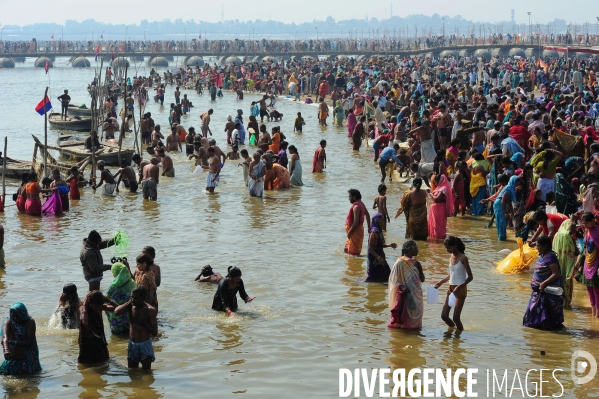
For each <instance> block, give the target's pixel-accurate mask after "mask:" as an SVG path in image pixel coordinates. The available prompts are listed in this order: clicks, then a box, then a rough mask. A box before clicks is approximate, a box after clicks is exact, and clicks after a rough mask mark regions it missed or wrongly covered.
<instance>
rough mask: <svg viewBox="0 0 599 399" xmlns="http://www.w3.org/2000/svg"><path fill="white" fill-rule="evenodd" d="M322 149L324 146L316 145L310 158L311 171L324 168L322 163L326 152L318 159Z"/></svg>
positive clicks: (317, 171)
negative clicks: (312, 156)
mask: <svg viewBox="0 0 599 399" xmlns="http://www.w3.org/2000/svg"><path fill="white" fill-rule="evenodd" d="M321 151H324V148H322V147H318V148H317V149H316V152H314V159H313V160H312V173H320V172H322V171H323V170H324V163H325V161H326V159H327V156H326V152H325V154H324V157H322V159H320V152H321Z"/></svg>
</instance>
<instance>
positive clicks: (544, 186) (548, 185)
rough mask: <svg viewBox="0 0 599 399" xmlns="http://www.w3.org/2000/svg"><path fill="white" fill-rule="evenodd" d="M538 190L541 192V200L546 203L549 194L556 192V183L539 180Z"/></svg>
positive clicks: (550, 180) (549, 180)
mask: <svg viewBox="0 0 599 399" xmlns="http://www.w3.org/2000/svg"><path fill="white" fill-rule="evenodd" d="M537 188H538V189H539V190H541V200H543V201H545V197H546V195H547V193H551V192H554V191H555V181H554V180H553V179H544V178H539V181H538V182H537Z"/></svg>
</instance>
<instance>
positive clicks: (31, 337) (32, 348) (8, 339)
mask: <svg viewBox="0 0 599 399" xmlns="http://www.w3.org/2000/svg"><path fill="white" fill-rule="evenodd" d="M2 348H3V349H4V362H2V365H0V374H2V375H28V374H35V373H38V372H40V371H41V370H42V365H41V364H40V354H39V349H38V347H37V339H36V338H35V320H33V319H32V318H31V316H29V313H28V312H27V307H26V306H25V305H24V304H22V303H21V302H15V303H14V304H13V305H12V306H11V307H10V316H9V317H7V318H6V319H5V320H4V323H3V324H2Z"/></svg>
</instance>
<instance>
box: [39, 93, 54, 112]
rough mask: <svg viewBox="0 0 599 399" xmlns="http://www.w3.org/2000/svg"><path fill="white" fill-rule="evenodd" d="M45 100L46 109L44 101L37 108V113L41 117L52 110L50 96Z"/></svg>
mask: <svg viewBox="0 0 599 399" xmlns="http://www.w3.org/2000/svg"><path fill="white" fill-rule="evenodd" d="M45 100H46V106H45V107H44V100H42V101H40V102H39V104H38V105H37V107H35V111H36V112H37V113H38V114H40V115H44V113H46V112H48V111H50V110H51V109H52V104H50V99H49V98H48V96H46V98H45Z"/></svg>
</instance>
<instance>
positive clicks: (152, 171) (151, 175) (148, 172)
mask: <svg viewBox="0 0 599 399" xmlns="http://www.w3.org/2000/svg"><path fill="white" fill-rule="evenodd" d="M159 180H160V169H159V168H158V158H152V159H151V160H150V163H149V164H148V165H146V166H144V168H143V171H142V183H141V186H142V188H143V193H144V199H145V200H150V201H156V198H157V197H158V181H159Z"/></svg>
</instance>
